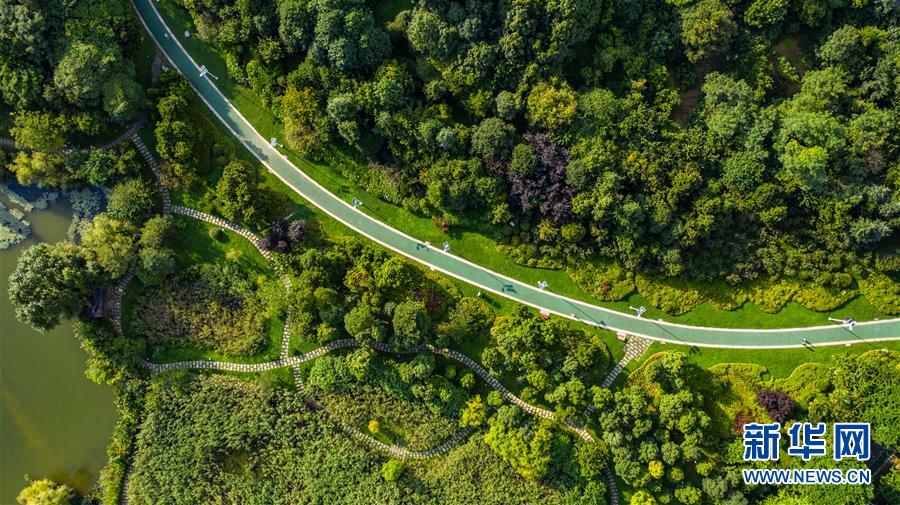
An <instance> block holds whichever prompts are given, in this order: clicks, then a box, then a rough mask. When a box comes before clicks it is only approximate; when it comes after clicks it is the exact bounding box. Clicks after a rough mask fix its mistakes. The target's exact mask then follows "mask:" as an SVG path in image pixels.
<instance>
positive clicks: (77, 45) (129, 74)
mask: <svg viewBox="0 0 900 505" xmlns="http://www.w3.org/2000/svg"><path fill="white" fill-rule="evenodd" d="M0 19H2V22H0V40H2V41H3V44H2V45H0V98H2V100H3V101H4V102H5V103H6V104H7V105H9V106H10V107H13V108H14V109H16V110H25V109H30V110H34V109H45V110H53V111H58V112H62V111H77V110H91V111H95V112H100V111H102V112H103V113H104V114H105V115H106V116H107V117H109V118H110V119H112V120H113V121H116V122H119V123H123V122H126V121H129V120H131V119H133V118H134V117H135V116H136V115H137V113H138V111H139V110H140V108H141V107H142V106H143V105H144V92H143V90H142V89H141V87H140V85H139V84H138V83H137V82H136V81H135V78H134V75H135V72H134V64H133V62H132V60H131V59H130V56H131V55H133V54H134V51H135V49H136V48H137V45H138V42H139V40H140V31H139V28H138V26H137V24H136V23H137V20H136V18H135V17H134V16H133V15H132V13H131V6H130V5H129V4H128V3H127V2H124V1H121V0H103V1H100V0H90V1H84V2H77V3H66V2H59V1H55V0H51V1H47V2H24V3H18V2H17V3H10V2H7V3H4V4H3V5H2V6H0ZM63 133H65V132H63Z"/></svg>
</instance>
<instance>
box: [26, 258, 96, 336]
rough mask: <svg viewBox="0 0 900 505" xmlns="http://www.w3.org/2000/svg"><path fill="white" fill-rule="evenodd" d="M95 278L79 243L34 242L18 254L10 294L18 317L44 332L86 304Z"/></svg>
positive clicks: (94, 283) (71, 315) (93, 286)
mask: <svg viewBox="0 0 900 505" xmlns="http://www.w3.org/2000/svg"><path fill="white" fill-rule="evenodd" d="M97 280H98V276H97V274H96V273H95V272H94V271H93V270H92V269H91V267H90V265H89V263H88V260H87V257H86V255H85V254H84V251H83V250H82V249H81V248H80V247H78V246H76V245H74V244H72V243H69V242H60V243H57V244H44V243H42V244H37V245H34V246H32V247H29V248H28V249H26V250H25V251H24V252H23V253H22V256H20V257H19V262H18V264H17V265H16V269H15V270H14V271H13V273H12V275H10V277H9V298H10V300H11V301H12V303H13V305H15V306H16V317H17V318H18V319H19V320H20V321H22V322H23V323H25V324H28V325H30V326H31V327H33V328H34V329H36V330H38V331H40V332H46V331H48V330H51V329H52V328H53V327H55V326H56V325H57V324H59V320H60V319H62V318H70V317H73V316H75V315H77V314H78V313H79V312H81V310H82V309H83V308H85V307H86V306H87V304H88V301H89V294H90V291H91V290H92V289H94V288H95V287H96V285H97Z"/></svg>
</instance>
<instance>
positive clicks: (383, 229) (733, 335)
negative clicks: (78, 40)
mask: <svg viewBox="0 0 900 505" xmlns="http://www.w3.org/2000/svg"><path fill="white" fill-rule="evenodd" d="M133 3H134V6H135V9H136V10H137V12H138V15H139V16H140V18H141V20H142V22H143V23H144V26H145V27H146V28H147V31H148V32H149V33H150V34H151V35H152V36H153V38H154V39H155V40H156V44H157V45H158V46H159V47H160V48H161V49H162V51H163V52H164V53H165V55H166V57H167V58H168V59H169V61H170V62H171V63H172V64H173V65H174V66H175V68H177V69H178V70H179V71H180V72H181V73H182V74H184V76H185V77H187V79H188V80H189V81H190V83H191V85H192V86H193V88H194V89H195V90H196V92H197V94H198V95H199V96H200V98H201V99H202V100H203V101H204V102H205V103H206V105H207V106H208V107H209V108H210V110H212V112H213V113H214V114H215V115H216V116H217V117H218V118H219V120H220V121H222V123H223V124H224V125H225V126H226V127H227V128H228V129H229V130H230V131H231V133H232V134H233V135H234V136H235V137H237V138H238V139H239V140H241V142H243V144H244V146H245V147H246V148H247V149H248V150H249V151H250V152H252V153H253V154H254V155H255V156H256V157H257V158H258V159H259V160H260V161H261V162H262V163H263V165H265V166H266V167H267V168H268V169H269V170H270V171H272V173H274V174H275V175H276V176H277V177H278V178H280V179H281V180H282V181H284V183H285V184H287V185H288V186H289V187H291V188H292V189H293V190H294V191H296V192H297V193H298V194H300V195H301V196H303V197H304V198H305V199H307V200H309V201H310V203H312V204H313V205H315V206H316V207H318V208H319V209H321V210H322V211H324V212H325V213H327V214H328V215H330V216H331V217H333V218H335V219H337V220H338V221H340V222H341V223H343V224H345V225H347V226H348V227H350V228H352V229H353V230H354V231H356V232H357V233H359V234H360V235H363V236H364V237H366V238H369V239H371V240H373V241H375V242H377V243H379V244H381V245H382V246H384V247H386V248H388V249H390V250H392V251H394V252H396V253H399V254H402V255H404V256H406V257H408V258H410V259H412V260H413V261H417V262H419V263H422V264H424V265H426V266H428V267H430V268H432V269H434V270H437V271H440V272H443V273H445V274H447V275H450V276H452V277H455V278H457V279H460V280H462V281H464V282H467V283H469V284H472V285H474V286H477V287H478V288H480V289H483V290H485V291H489V292H492V293H495V294H497V295H501V296H505V297H507V298H510V299H512V300H515V301H517V302H521V303H524V304H526V305H530V306H532V307H535V308H538V309H540V310H542V311H544V312H548V313H552V314H557V315H559V316H561V317H566V318H569V319H576V320H578V321H581V322H584V323H587V324H592V325H595V326H598V327H601V328H606V329H609V330H613V331H623V332H626V333H628V334H632V335H637V336H640V337H644V338H649V339H652V340H658V341H664V342H670V343H675V344H688V345H696V346H703V347H733V348H780V347H803V346H804V345H805V344H804V340H803V339H806V341H808V342H809V344H811V345H843V344H856V343H863V342H875V341H879V340H896V339H900V319H890V320H884V321H870V322H864V323H858V324H857V325H856V327H855V328H854V329H853V331H850V330H849V329H848V328H846V327H844V326H840V325H837V324H828V325H825V326H817V327H806V328H785V329H774V330H772V329H765V330H754V329H736V328H706V327H698V326H688V325H682V324H677V323H668V322H663V321H653V320H649V319H643V318H637V317H635V316H632V315H630V314H624V313H621V312H617V311H613V310H610V309H606V308H603V307H598V306H595V305H591V304H589V303H585V302H581V301H578V300H573V299H570V298H567V297H564V296H560V295H557V294H554V293H551V292H547V291H542V290H540V289H538V288H537V287H536V286H530V285H526V284H523V283H521V282H519V281H516V280H514V279H511V278H509V277H505V276H503V275H501V274H498V273H496V272H492V271H490V270H488V269H485V268H482V267H480V266H478V265H475V264H473V263H471V262H469V261H467V260H465V259H463V258H460V257H458V256H454V255H453V254H452V253H444V252H443V251H442V250H441V249H439V248H436V247H433V246H431V245H427V244H424V243H422V242H421V241H418V240H416V239H415V238H413V237H410V236H408V235H406V234H404V233H403V232H400V231H398V230H395V229H394V228H391V227H390V226H388V225H386V224H384V223H382V222H380V221H378V220H377V219H375V218H373V217H370V216H368V215H366V214H364V213H363V212H361V211H359V210H357V209H354V208H353V206H352V205H350V203H349V202H345V201H343V200H341V199H340V198H339V197H337V196H336V195H334V194H332V193H330V192H329V191H328V190H326V189H325V188H323V187H322V186H320V185H319V184H318V183H317V182H315V181H314V180H313V179H311V178H310V177H308V176H307V175H306V174H305V173H303V171H301V170H300V169H299V168H297V167H296V166H295V165H294V164H292V163H291V162H290V161H289V160H288V159H287V158H286V157H285V156H284V155H282V154H281V153H280V152H279V151H278V150H277V149H276V148H273V147H271V146H270V145H269V142H268V140H266V139H264V138H263V137H262V136H261V135H260V134H259V133H258V132H257V131H256V130H255V129H254V128H253V126H252V125H251V124H250V123H249V122H248V121H247V120H246V119H244V117H243V116H242V115H241V114H240V112H238V110H237V109H236V108H235V107H233V106H232V105H231V103H230V102H229V101H228V99H226V98H225V96H224V95H222V93H221V92H220V91H219V90H218V88H217V87H216V86H215V84H214V83H213V81H212V80H211V79H210V78H209V77H200V70H199V69H200V65H198V64H197V63H196V62H195V61H194V60H193V59H192V58H191V55H190V54H188V52H187V51H186V50H185V49H184V47H182V46H181V43H180V42H178V39H177V38H176V34H174V33H172V31H171V30H169V27H168V26H166V24H165V21H163V19H162V17H161V16H160V14H159V12H158V11H157V9H156V6H155V5H153V0H133ZM823 320H824V316H823ZM823 322H824V321H823Z"/></svg>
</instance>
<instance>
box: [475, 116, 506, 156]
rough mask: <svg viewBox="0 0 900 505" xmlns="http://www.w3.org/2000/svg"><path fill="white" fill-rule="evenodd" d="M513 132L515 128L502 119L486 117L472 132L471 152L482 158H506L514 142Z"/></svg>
mask: <svg viewBox="0 0 900 505" xmlns="http://www.w3.org/2000/svg"><path fill="white" fill-rule="evenodd" d="M515 134H516V129H515V128H513V126H512V125H510V124H507V123H506V122H504V121H503V120H502V119H500V118H496V117H490V118H487V119H485V120H484V121H482V122H481V124H479V125H478V128H476V129H475V132H474V133H473V134H472V152H473V153H475V154H477V155H479V156H481V157H482V158H500V159H506V158H508V157H509V152H510V150H511V149H512V146H513V143H514V142H515Z"/></svg>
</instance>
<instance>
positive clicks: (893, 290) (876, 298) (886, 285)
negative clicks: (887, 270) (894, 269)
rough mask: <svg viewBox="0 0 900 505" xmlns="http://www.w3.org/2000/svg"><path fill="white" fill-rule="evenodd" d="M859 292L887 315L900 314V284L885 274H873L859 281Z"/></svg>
mask: <svg viewBox="0 0 900 505" xmlns="http://www.w3.org/2000/svg"><path fill="white" fill-rule="evenodd" d="M859 291H860V292H861V293H862V295H863V296H865V297H866V299H867V300H869V303H871V304H872V306H874V307H875V308H876V309H878V310H879V311H881V312H884V313H885V314H890V315H897V314H900V282H897V281H895V280H894V279H891V278H890V277H889V276H887V275H886V274H883V273H880V272H878V273H872V274H870V275H869V276H868V277H867V278H865V279H862V280H860V281H859Z"/></svg>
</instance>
